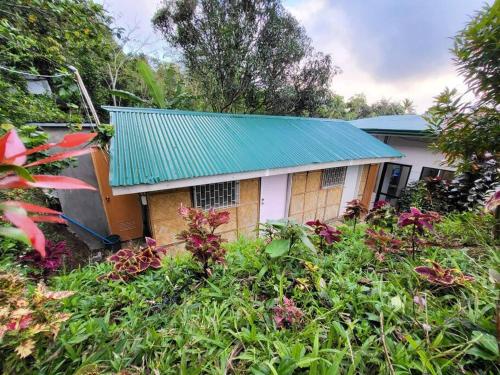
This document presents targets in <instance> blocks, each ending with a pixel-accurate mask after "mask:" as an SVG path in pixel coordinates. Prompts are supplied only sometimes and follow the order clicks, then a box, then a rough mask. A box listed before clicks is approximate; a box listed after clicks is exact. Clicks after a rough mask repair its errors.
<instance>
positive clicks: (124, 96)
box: [110, 90, 147, 103]
mask: <svg viewBox="0 0 500 375" xmlns="http://www.w3.org/2000/svg"><path fill="white" fill-rule="evenodd" d="M110 93H111V95H114V96H117V97H119V98H122V99H128V100H130V101H132V102H136V103H146V102H147V101H146V100H144V99H143V98H140V97H138V96H137V95H135V94H134V93H132V92H130V91H125V90H111V91H110Z"/></svg>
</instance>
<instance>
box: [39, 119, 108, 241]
mask: <svg viewBox="0 0 500 375" xmlns="http://www.w3.org/2000/svg"><path fill="white" fill-rule="evenodd" d="M44 130H45V131H46V132H47V133H48V134H49V141H50V142H58V141H59V140H61V139H62V137H64V135H65V134H67V133H68V128H67V127H61V126H59V127H44ZM62 174H63V175H64V176H69V177H74V178H78V179H80V180H83V181H85V182H87V183H88V184H90V185H92V186H94V187H95V188H96V189H98V184H97V178H96V175H95V172H94V165H93V163H92V158H91V156H90V155H82V156H80V157H78V161H77V165H76V166H75V167H71V168H67V169H65V170H64V171H63V172H62ZM55 195H56V196H57V197H58V198H59V201H60V202H61V207H62V211H63V213H64V214H66V215H67V216H69V217H71V218H74V219H76V220H77V221H79V222H81V223H82V224H84V225H85V226H87V227H89V228H90V229H92V230H94V231H96V232H98V233H100V234H102V235H105V236H107V235H108V234H109V230H108V223H107V221H106V214H105V212H104V208H103V206H102V201H101V197H100V195H99V191H98V190H96V191H91V190H57V191H55ZM69 228H70V229H71V230H72V231H73V232H74V233H76V234H77V235H78V237H79V238H80V239H82V241H84V242H85V243H86V244H87V246H89V248H91V249H99V248H102V247H103V244H102V243H101V241H100V240H98V239H96V238H95V237H93V236H92V235H90V234H89V233H88V232H86V231H84V230H83V229H81V228H80V227H78V226H76V225H74V224H69Z"/></svg>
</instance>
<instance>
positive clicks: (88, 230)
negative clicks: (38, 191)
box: [59, 214, 112, 245]
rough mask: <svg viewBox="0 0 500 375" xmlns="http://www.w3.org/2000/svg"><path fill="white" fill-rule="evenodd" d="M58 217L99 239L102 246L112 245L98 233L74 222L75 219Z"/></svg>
mask: <svg viewBox="0 0 500 375" xmlns="http://www.w3.org/2000/svg"><path fill="white" fill-rule="evenodd" d="M59 216H60V217H61V218H63V219H64V220H67V221H69V222H70V223H72V224H75V225H76V226H78V227H80V228H82V229H83V230H85V231H87V232H89V233H90V234H91V235H93V236H94V237H97V238H99V239H100V240H101V241H102V242H103V243H104V244H106V245H111V244H112V242H111V241H110V240H108V239H107V238H106V237H104V236H102V235H100V234H99V233H97V232H95V231H94V230H92V229H90V228H89V227H87V226H85V225H83V224H82V223H80V222H78V221H76V220H75V219H72V218H70V217H68V216H66V215H65V214H60V215H59Z"/></svg>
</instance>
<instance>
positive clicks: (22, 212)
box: [0, 129, 96, 257]
mask: <svg viewBox="0 0 500 375" xmlns="http://www.w3.org/2000/svg"><path fill="white" fill-rule="evenodd" d="M95 136H96V133H73V134H67V135H65V136H64V137H63V139H62V140H61V141H60V142H57V143H45V144H42V145H39V146H36V147H33V148H31V149H26V147H25V146H24V144H23V142H22V141H21V139H20V138H19V136H18V135H17V132H16V130H15V129H11V130H9V131H8V132H7V133H6V134H4V135H3V136H2V137H0V189H29V188H47V189H90V190H95V188H94V187H93V186H91V185H89V184H87V183H85V182H83V181H80V180H78V179H76V178H72V177H66V176H52V175H32V174H31V173H30V171H29V169H30V168H32V167H36V166H39V165H43V164H47V163H52V162H56V161H60V160H64V159H67V158H70V157H74V156H79V155H83V154H86V153H88V152H90V149H81V150H71V151H64V152H58V153H55V154H52V155H50V156H47V157H44V158H42V159H39V160H36V161H33V162H29V163H28V162H27V157H28V156H29V155H32V154H35V153H37V152H41V151H46V150H49V149H51V148H53V147H59V148H73V147H77V146H80V145H82V144H84V143H87V142H90V141H91V140H92V139H93V138H94V137H95ZM0 213H1V220H2V221H4V222H7V223H9V224H11V225H13V227H12V226H7V227H1V228H0V235H1V236H4V237H9V238H13V239H16V240H18V241H22V242H24V243H26V244H27V245H30V246H32V247H33V248H34V249H35V250H36V251H38V252H39V253H40V256H41V257H45V237H44V235H43V233H42V231H41V230H40V229H39V228H38V226H37V225H36V222H51V223H65V221H64V220H63V219H61V218H60V217H59V214H60V213H59V212H57V211H54V210H51V209H49V208H46V207H41V206H37V205H34V204H31V203H26V202H19V201H2V202H0Z"/></svg>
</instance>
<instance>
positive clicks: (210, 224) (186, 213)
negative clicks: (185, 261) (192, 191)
mask: <svg viewBox="0 0 500 375" xmlns="http://www.w3.org/2000/svg"><path fill="white" fill-rule="evenodd" d="M179 214H180V215H181V216H182V218H183V219H184V220H186V221H187V222H188V229H187V230H183V231H182V232H181V233H179V234H178V235H177V238H178V239H179V240H182V241H185V243H186V250H187V251H189V252H190V253H191V254H192V255H193V258H194V259H195V260H197V261H198V262H200V263H201V265H202V267H203V271H204V272H205V276H210V275H211V272H212V271H211V269H210V268H209V265H210V264H223V263H225V254H226V251H225V250H224V249H223V248H222V247H221V244H222V243H223V242H224V241H225V240H223V239H222V236H221V235H220V234H216V233H215V230H216V229H217V228H218V227H220V226H221V225H223V224H227V223H228V222H229V212H227V211H221V212H216V211H215V210H209V211H202V210H199V209H196V208H188V207H183V206H181V207H180V208H179Z"/></svg>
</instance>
